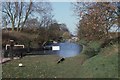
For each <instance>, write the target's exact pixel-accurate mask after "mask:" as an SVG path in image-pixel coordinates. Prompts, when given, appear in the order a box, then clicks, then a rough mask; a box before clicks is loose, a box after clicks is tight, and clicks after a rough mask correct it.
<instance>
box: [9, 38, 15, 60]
mask: <svg viewBox="0 0 120 80" xmlns="http://www.w3.org/2000/svg"><path fill="white" fill-rule="evenodd" d="M13 47H14V40H10V51H9V54H10V58H11V59H13V54H14V53H13Z"/></svg>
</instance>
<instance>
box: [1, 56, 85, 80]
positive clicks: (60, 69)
mask: <svg viewBox="0 0 120 80" xmlns="http://www.w3.org/2000/svg"><path fill="white" fill-rule="evenodd" d="M83 56H84V55H83ZM58 59H59V57H58V56H55V55H40V56H26V57H24V58H23V59H21V60H12V61H10V62H8V63H5V64H3V77H5V78H44V77H46V78H55V77H57V78H58V77H59V78H61V77H68V78H72V77H74V76H75V75H78V74H77V73H76V71H77V70H79V69H80V65H81V63H82V62H81V59H82V57H81V58H80V57H78V56H77V57H76V58H66V60H65V61H64V62H62V63H60V64H57V60H58ZM20 62H22V63H23V65H24V66H25V67H18V64H19V63H20Z"/></svg>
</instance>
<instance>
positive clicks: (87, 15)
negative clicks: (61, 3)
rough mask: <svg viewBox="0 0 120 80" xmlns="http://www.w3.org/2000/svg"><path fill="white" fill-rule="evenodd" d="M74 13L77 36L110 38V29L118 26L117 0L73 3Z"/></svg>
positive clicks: (118, 4)
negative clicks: (76, 17)
mask: <svg viewBox="0 0 120 80" xmlns="http://www.w3.org/2000/svg"><path fill="white" fill-rule="evenodd" d="M73 6H74V13H75V14H76V15H77V16H78V18H79V22H78V25H77V27H78V30H77V31H78V37H79V38H80V39H85V40H86V41H91V40H107V39H110V38H112V37H113V36H111V34H110V33H111V32H110V29H111V28H114V29H116V31H115V32H117V31H119V28H120V23H119V21H120V3H119V2H93V3H89V2H88V3H87V2H86V3H83V2H77V3H73Z"/></svg>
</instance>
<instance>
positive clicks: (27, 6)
mask: <svg viewBox="0 0 120 80" xmlns="http://www.w3.org/2000/svg"><path fill="white" fill-rule="evenodd" d="M51 11H52V7H51V5H50V3H48V2H32V1H31V0H30V1H29V2H22V1H18V2H3V3H2V18H3V19H2V21H3V26H5V27H6V26H7V25H8V26H10V25H12V26H11V27H12V31H14V29H15V28H17V31H22V29H23V28H24V26H25V23H26V21H27V19H28V18H35V17H37V18H38V19H39V20H40V22H41V25H40V26H42V25H43V24H44V26H45V25H47V24H48V23H50V20H51V18H52V14H51Z"/></svg>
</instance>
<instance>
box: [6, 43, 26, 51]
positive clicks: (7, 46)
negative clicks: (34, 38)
mask: <svg viewBox="0 0 120 80" xmlns="http://www.w3.org/2000/svg"><path fill="white" fill-rule="evenodd" d="M8 46H10V45H9V44H6V50H7V49H8ZM14 46H22V47H23V48H25V45H14Z"/></svg>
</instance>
